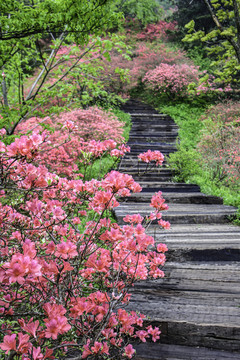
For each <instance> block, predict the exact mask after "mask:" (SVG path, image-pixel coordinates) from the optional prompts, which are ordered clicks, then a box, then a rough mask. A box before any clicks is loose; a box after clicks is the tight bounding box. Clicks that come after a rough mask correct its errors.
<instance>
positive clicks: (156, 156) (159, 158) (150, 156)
mask: <svg viewBox="0 0 240 360" xmlns="http://www.w3.org/2000/svg"><path fill="white" fill-rule="evenodd" d="M138 159H140V160H141V161H143V162H146V163H150V162H151V161H154V162H156V165H157V166H161V165H162V164H163V161H164V155H163V154H162V153H161V152H160V151H158V150H155V151H151V150H148V151H147V152H145V153H141V154H139V155H138Z"/></svg>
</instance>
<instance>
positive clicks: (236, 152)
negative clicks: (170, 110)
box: [198, 102, 240, 189]
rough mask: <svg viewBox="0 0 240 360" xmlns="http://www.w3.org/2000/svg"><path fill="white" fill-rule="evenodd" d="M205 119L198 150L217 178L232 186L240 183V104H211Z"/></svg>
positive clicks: (205, 164) (204, 164)
mask: <svg viewBox="0 0 240 360" xmlns="http://www.w3.org/2000/svg"><path fill="white" fill-rule="evenodd" d="M201 121H202V122H203V125H204V126H203V130H202V136H201V140H200V142H199V144H198V150H199V152H200V153H201V154H202V163H203V166H204V167H205V168H206V169H207V170H208V172H209V173H210V174H211V176H212V178H213V179H214V180H215V181H220V182H222V183H223V184H225V185H227V186H230V187H231V188H233V189H234V188H236V189H238V188H239V184H240V167H239V161H240V149H239V143H240V128H239V121H240V104H239V103H238V102H235V103H234V102H227V103H222V104H218V105H216V106H213V107H211V108H210V109H209V110H208V111H207V112H206V114H205V115H204V116H202V118H201Z"/></svg>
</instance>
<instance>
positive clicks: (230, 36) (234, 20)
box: [183, 0, 240, 83]
mask: <svg viewBox="0 0 240 360" xmlns="http://www.w3.org/2000/svg"><path fill="white" fill-rule="evenodd" d="M204 3H205V5H206V8H207V9H208V11H209V13H210V15H211V18H212V20H213V21H214V24H215V27H214V28H213V29H197V31H196V30H195V21H194V19H192V20H191V21H190V22H189V23H188V24H187V25H186V28H187V30H188V34H187V35H186V36H185V37H184V39H183V41H185V42H190V43H191V42H194V41H196V40H200V41H201V42H204V43H207V46H208V47H207V49H208V53H209V55H211V56H212V57H213V58H214V61H213V62H212V65H213V66H214V67H215V69H217V70H216V72H215V73H216V75H217V76H218V79H217V80H218V82H226V83H229V82H232V81H237V80H238V77H239V71H240V15H239V10H240V1H239V0H233V1H230V0H229V1H228V0H227V1H224V2H222V1H220V0H219V1H218V0H216V1H210V0H204Z"/></svg>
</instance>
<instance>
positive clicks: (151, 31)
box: [137, 20, 177, 41]
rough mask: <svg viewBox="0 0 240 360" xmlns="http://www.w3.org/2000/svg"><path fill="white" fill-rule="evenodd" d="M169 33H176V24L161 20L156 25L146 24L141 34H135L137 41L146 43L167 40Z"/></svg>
mask: <svg viewBox="0 0 240 360" xmlns="http://www.w3.org/2000/svg"><path fill="white" fill-rule="evenodd" d="M169 31H174V32H176V31H177V22H176V21H174V22H166V21H164V20H161V21H159V22H158V23H157V24H148V25H147V26H146V28H145V29H144V30H143V31H142V32H141V33H139V34H137V39H139V40H146V41H151V40H157V39H163V38H164V39H167V38H168V32H169Z"/></svg>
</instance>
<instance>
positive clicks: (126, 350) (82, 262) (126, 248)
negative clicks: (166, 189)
mask: <svg viewBox="0 0 240 360" xmlns="http://www.w3.org/2000/svg"><path fill="white" fill-rule="evenodd" d="M1 134H2V135H4V130H2V131H1ZM47 141H48V137H47V135H46V132H43V133H42V134H40V133H39V132H36V131H35V132H33V134H32V135H30V136H22V137H20V138H17V139H16V140H15V141H14V142H13V143H11V144H10V145H8V146H6V145H5V144H4V143H3V142H0V162H1V184H2V190H1V203H0V218H1V222H0V229H1V238H0V245H1V267H0V279H1V284H0V294H1V302H0V305H1V308H0V313H1V317H2V319H3V320H4V322H2V324H1V340H2V342H1V343H0V348H1V350H2V351H1V350H0V351H1V354H2V355H1V356H4V357H5V358H6V356H8V355H9V356H10V357H11V359H21V360H26V359H28V360H41V359H55V358H59V357H61V356H62V355H64V354H65V353H66V352H67V351H68V349H69V348H73V349H77V350H78V351H79V354H80V356H81V358H82V359H84V358H88V357H89V358H91V359H92V358H98V359H106V358H107V357H110V358H113V357H114V358H115V359H123V358H125V357H126V358H132V356H133V354H134V352H135V351H134V349H133V347H132V345H131V344H129V339H130V338H132V339H136V338H137V339H140V340H141V341H145V339H146V338H149V337H151V338H152V340H153V341H156V340H157V339H159V334H160V331H159V329H158V328H156V327H155V328H153V327H152V326H151V325H150V326H148V327H147V328H145V329H144V328H143V320H144V315H142V314H137V313H136V312H134V311H131V312H127V311H126V310H125V309H124V308H123V307H124V306H125V305H126V304H127V303H128V302H129V299H130V294H129V289H130V288H131V286H132V285H133V283H134V282H135V281H138V280H141V279H146V278H147V277H148V276H150V277H152V278H159V277H162V276H164V273H163V271H162V270H161V268H162V265H163V264H164V262H165V255H164V253H165V251H166V250H167V248H166V246H165V245H163V244H159V245H157V246H156V245H155V243H154V239H153V237H151V236H149V235H147V234H146V233H145V228H144V222H143V219H142V218H141V216H140V215H139V214H136V215H132V216H127V217H126V218H125V219H124V220H125V225H124V226H122V227H120V226H119V225H117V224H116V223H112V222H111V221H110V219H109V211H111V209H113V208H115V207H116V206H118V201H117V200H118V197H121V196H129V195H130V192H131V191H133V192H139V191H140V190H141V187H140V186H139V184H137V183H136V182H135V181H134V180H133V178H132V177H131V176H130V175H127V174H121V173H118V172H116V171H112V172H111V173H109V174H107V175H106V177H105V178H104V179H103V180H102V181H97V180H94V179H93V180H92V181H88V182H83V181H82V180H81V179H75V180H74V179H72V178H70V179H69V180H68V179H67V178H61V177H59V176H57V175H56V174H54V173H51V172H49V171H48V170H47V168H46V167H44V166H43V165H39V166H38V164H37V157H38V154H39V152H41V151H43V149H44V143H45V142H47ZM95 151H98V146H97V145H96V146H95ZM113 151H116V152H117V151H118V150H117V149H113ZM123 153H124V151H123ZM115 155H116V154H115ZM154 156H155V154H154ZM158 158H159V159H160V157H159V156H158ZM151 206H152V207H153V209H154V211H153V213H152V214H151V215H150V217H149V218H148V219H147V221H148V222H149V221H151V219H153V218H156V219H158V222H159V224H160V225H161V224H162V226H165V227H168V224H166V223H164V221H163V220H162V219H161V213H160V211H162V210H165V209H167V205H166V204H165V203H164V199H163V198H162V196H161V193H160V192H159V193H156V194H155V195H154V196H153V198H152V201H151ZM149 246H151V249H149ZM5 354H6V356H5Z"/></svg>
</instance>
